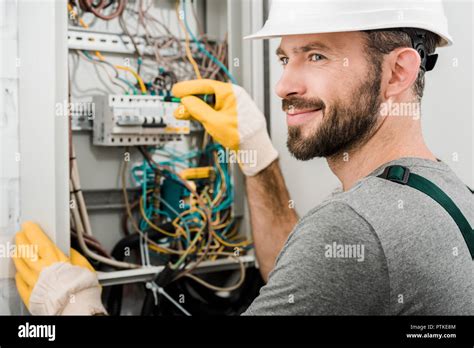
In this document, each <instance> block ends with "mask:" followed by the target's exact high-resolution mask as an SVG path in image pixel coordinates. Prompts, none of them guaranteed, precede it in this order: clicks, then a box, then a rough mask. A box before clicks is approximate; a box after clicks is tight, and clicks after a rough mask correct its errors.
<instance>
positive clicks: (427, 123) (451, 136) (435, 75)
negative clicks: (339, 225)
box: [270, 0, 474, 215]
mask: <svg viewBox="0 0 474 348" xmlns="http://www.w3.org/2000/svg"><path fill="white" fill-rule="evenodd" d="M473 7H474V6H473V2H472V0H471V1H468V0H464V1H454V0H449V1H445V9H446V14H447V16H448V22H449V31H450V33H451V35H452V37H453V38H454V41H455V43H454V45H453V46H451V47H449V48H441V49H439V50H438V53H439V58H438V63H437V65H436V68H435V69H434V70H433V71H431V72H428V73H427V77H426V88H425V96H424V98H423V103H422V119H423V121H422V124H423V127H424V134H425V138H426V141H427V143H428V145H429V146H430V148H431V149H432V150H433V152H434V153H435V154H436V155H437V156H438V157H439V158H441V159H442V160H443V161H445V162H446V163H447V164H449V165H450V166H451V168H453V170H454V171H455V172H456V173H457V175H458V176H459V177H460V178H461V179H462V180H463V181H464V182H465V183H466V184H468V185H470V186H471V187H473V186H474V159H473V157H474V137H473V134H474V124H473V115H474V114H473V110H474V107H473V105H474V104H473V92H474V91H473V86H472V81H473V66H472V65H473V57H474V54H473V51H474V48H473V39H474V35H473V24H472V20H473V18H474V9H473ZM279 42H280V40H279V39H273V40H270V62H271V65H270V85H271V87H272V93H271V109H270V120H271V128H270V130H271V135H272V140H273V143H274V145H275V147H276V148H277V149H278V151H279V152H280V163H281V167H282V170H283V175H284V177H285V180H286V183H287V186H288V189H289V191H290V195H291V197H292V199H293V200H294V201H295V204H296V209H297V211H298V213H299V214H300V215H302V214H304V213H306V212H307V211H308V210H310V209H311V208H313V207H315V206H316V205H317V204H319V203H320V202H321V201H322V200H323V198H325V197H326V196H327V195H328V194H329V193H330V192H331V191H332V190H333V189H335V188H336V187H337V186H338V185H339V181H338V180H337V178H336V177H335V176H334V175H333V174H332V172H331V171H330V170H329V168H328V166H327V163H326V160H325V159H314V160H311V161H308V162H302V161H298V160H296V159H294V158H293V157H291V155H290V153H289V152H288V150H287V148H286V139H287V125H286V116H285V114H284V113H283V112H282V111H281V100H280V99H279V98H278V97H277V96H276V94H275V92H274V86H275V85H276V83H277V82H278V79H279V78H280V75H281V72H282V67H281V65H280V63H279V62H278V60H277V59H276V56H275V54H274V52H275V49H276V48H277V47H278V45H279Z"/></svg>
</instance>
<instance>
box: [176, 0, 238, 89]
mask: <svg viewBox="0 0 474 348" xmlns="http://www.w3.org/2000/svg"><path fill="white" fill-rule="evenodd" d="M178 1H179V0H178ZM182 7H183V20H184V25H185V26H186V29H187V32H189V35H190V36H191V38H192V39H193V41H194V42H195V43H196V45H197V47H198V49H199V50H200V51H201V52H202V53H204V54H205V55H206V56H207V57H208V58H209V59H211V60H212V61H213V62H214V63H215V64H217V65H218V66H219V67H220V68H221V69H222V71H224V72H225V74H226V75H227V76H228V77H229V79H230V80H231V81H232V83H234V84H237V80H236V79H235V78H234V76H232V74H231V73H230V71H229V70H228V69H227V68H226V67H225V65H224V64H222V62H220V61H219V60H217V58H216V57H214V56H213V55H212V54H211V53H210V52H209V51H208V50H206V48H205V47H204V46H203V45H202V44H201V43H200V42H199V41H198V40H197V39H196V36H194V34H193V32H192V30H191V28H190V27H189V24H188V21H187V19H186V0H183V6H182ZM183 20H181V22H182V21H183Z"/></svg>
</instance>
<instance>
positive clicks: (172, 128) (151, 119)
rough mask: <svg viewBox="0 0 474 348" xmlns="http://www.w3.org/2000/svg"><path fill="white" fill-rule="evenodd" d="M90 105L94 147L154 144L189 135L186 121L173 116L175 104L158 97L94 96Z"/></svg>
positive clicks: (188, 123)
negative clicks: (92, 112) (92, 111)
mask: <svg viewBox="0 0 474 348" xmlns="http://www.w3.org/2000/svg"><path fill="white" fill-rule="evenodd" d="M92 105H94V108H95V112H94V116H93V119H94V121H93V124H94V126H93V142H94V145H101V146H124V145H130V146H137V145H157V144H159V143H165V142H167V141H173V140H181V136H182V135H185V134H189V133H190V121H188V120H178V119H176V118H175V117H174V115H173V112H174V110H175V109H176V108H177V107H178V105H179V103H176V102H167V101H164V100H163V97H160V96H152V95H109V96H94V98H93V102H92Z"/></svg>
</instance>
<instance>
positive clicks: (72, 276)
mask: <svg viewBox="0 0 474 348" xmlns="http://www.w3.org/2000/svg"><path fill="white" fill-rule="evenodd" d="M15 243H16V250H17V252H16V255H15V257H14V258H13V261H14V263H15V267H16V270H17V273H16V275H15V280H16V286H17V289H18V292H19V294H20V297H21V299H22V300H23V302H24V303H25V305H26V306H27V307H28V309H29V311H30V312H31V314H34V315H93V314H98V313H106V310H105V308H104V306H103V305H102V302H101V298H100V293H101V287H100V285H99V282H98V280H97V276H96V274H95V271H94V268H93V267H92V266H91V264H90V263H89V262H88V261H87V260H86V258H84V257H83V256H82V255H81V254H79V253H78V252H77V251H76V250H74V249H71V256H70V258H68V257H67V256H66V255H64V253H63V252H62V251H61V250H59V249H58V247H56V245H54V243H53V242H52V241H51V240H50V239H49V238H48V236H47V235H46V234H45V233H44V232H43V231H42V230H41V228H40V227H39V226H38V225H37V224H35V223H33V222H25V223H24V224H23V225H22V229H21V231H20V232H18V233H17V234H16V236H15Z"/></svg>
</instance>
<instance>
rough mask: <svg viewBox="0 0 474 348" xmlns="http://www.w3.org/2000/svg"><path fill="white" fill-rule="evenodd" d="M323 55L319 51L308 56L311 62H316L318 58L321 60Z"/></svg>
mask: <svg viewBox="0 0 474 348" xmlns="http://www.w3.org/2000/svg"><path fill="white" fill-rule="evenodd" d="M324 58H325V57H324V56H323V55H322V54H319V53H314V54H312V55H311V56H310V60H311V61H312V62H317V61H319V60H323V59H324Z"/></svg>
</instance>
